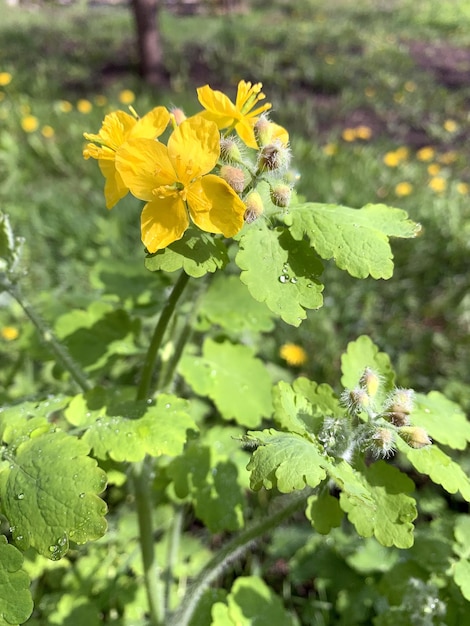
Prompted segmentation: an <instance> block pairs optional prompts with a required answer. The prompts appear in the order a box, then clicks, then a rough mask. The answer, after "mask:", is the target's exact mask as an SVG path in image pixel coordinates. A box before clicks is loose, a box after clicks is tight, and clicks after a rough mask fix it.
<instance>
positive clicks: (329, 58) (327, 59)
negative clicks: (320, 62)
mask: <svg viewBox="0 0 470 626" xmlns="http://www.w3.org/2000/svg"><path fill="white" fill-rule="evenodd" d="M325 63H326V64H327V65H334V64H335V63H336V57H335V56H333V55H332V54H327V55H326V56H325Z"/></svg>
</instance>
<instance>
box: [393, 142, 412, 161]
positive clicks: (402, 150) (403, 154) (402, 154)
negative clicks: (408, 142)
mask: <svg viewBox="0 0 470 626" xmlns="http://www.w3.org/2000/svg"><path fill="white" fill-rule="evenodd" d="M395 154H396V155H397V157H398V158H399V159H400V161H406V159H407V158H408V156H409V154H410V151H409V150H408V148H407V147H406V146H400V147H399V148H397V149H396V150H395Z"/></svg>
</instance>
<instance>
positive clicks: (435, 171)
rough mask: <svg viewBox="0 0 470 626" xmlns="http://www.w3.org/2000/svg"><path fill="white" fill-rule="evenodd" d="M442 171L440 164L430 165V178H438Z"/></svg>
mask: <svg viewBox="0 0 470 626" xmlns="http://www.w3.org/2000/svg"><path fill="white" fill-rule="evenodd" d="M440 171H441V166H440V165H439V164H438V163H431V165H428V174H429V176H437V175H438V174H439V172H440Z"/></svg>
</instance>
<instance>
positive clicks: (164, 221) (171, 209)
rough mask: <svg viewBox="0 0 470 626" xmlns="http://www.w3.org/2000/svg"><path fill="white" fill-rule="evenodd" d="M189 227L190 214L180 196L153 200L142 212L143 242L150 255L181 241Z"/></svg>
mask: <svg viewBox="0 0 470 626" xmlns="http://www.w3.org/2000/svg"><path fill="white" fill-rule="evenodd" d="M188 226H189V219H188V214H187V212H186V208H185V206H184V203H183V201H182V200H181V198H180V197H179V196H172V197H169V198H158V199H156V200H153V201H152V202H149V203H148V204H146V205H145V207H144V209H143V211H142V216H141V235H142V241H143V243H144V245H145V247H146V248H147V250H148V251H149V252H150V253H154V252H156V251H157V250H162V249H163V248H166V247H167V246H169V245H170V244H171V243H173V242H174V241H177V240H178V239H181V237H182V236H183V235H184V232H185V230H186V229H187V228H188Z"/></svg>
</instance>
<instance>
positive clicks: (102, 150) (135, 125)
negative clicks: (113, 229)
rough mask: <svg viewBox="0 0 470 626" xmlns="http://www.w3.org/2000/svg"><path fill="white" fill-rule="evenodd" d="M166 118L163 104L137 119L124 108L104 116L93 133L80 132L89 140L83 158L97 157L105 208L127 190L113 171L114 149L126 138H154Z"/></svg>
mask: <svg viewBox="0 0 470 626" xmlns="http://www.w3.org/2000/svg"><path fill="white" fill-rule="evenodd" d="M169 121H170V114H169V113H168V111H167V109H165V107H156V108H155V109H152V110H151V111H150V113H147V115H144V116H143V117H141V118H140V119H136V118H135V117H133V116H132V115H129V113H125V112H124V111H115V112H114V113H110V114H109V115H106V116H105V118H104V120H103V125H102V126H101V129H100V131H99V133H98V134H97V135H94V134H92V133H83V136H84V137H85V139H88V141H93V142H95V143H97V144H98V145H95V143H89V144H87V145H86V146H85V148H84V150H83V156H84V158H85V159H97V160H98V165H99V166H100V170H101V173H102V174H103V176H104V177H105V179H106V183H105V187H104V196H105V199H106V208H108V209H112V208H113V206H114V205H115V204H117V203H118V202H119V200H121V198H124V196H125V195H126V194H127V192H128V188H127V186H126V185H125V184H124V182H123V180H122V178H121V175H120V174H119V172H118V171H117V170H116V164H115V157H116V150H117V149H118V148H119V147H120V146H122V144H123V143H124V142H125V141H127V140H128V139H134V138H138V137H143V138H146V139H152V140H154V139H156V138H157V137H160V135H161V134H162V133H163V132H164V130H165V129H166V127H167V126H168V122H169Z"/></svg>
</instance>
